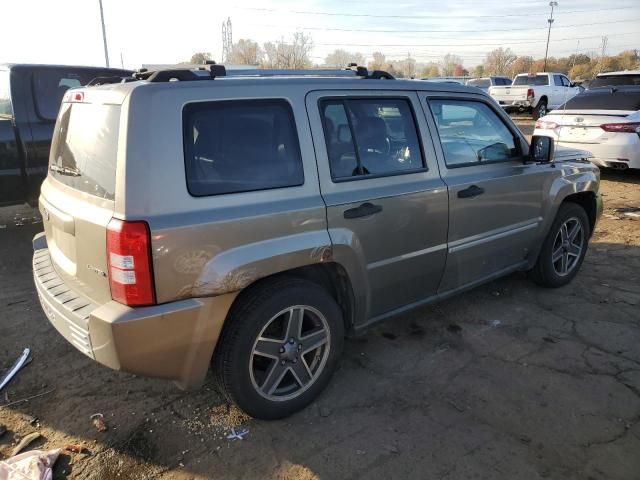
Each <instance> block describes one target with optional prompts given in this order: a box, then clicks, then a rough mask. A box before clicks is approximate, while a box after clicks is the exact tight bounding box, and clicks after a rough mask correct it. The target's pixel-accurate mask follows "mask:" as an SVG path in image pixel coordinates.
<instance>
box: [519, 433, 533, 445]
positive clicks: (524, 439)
mask: <svg viewBox="0 0 640 480" xmlns="http://www.w3.org/2000/svg"><path fill="white" fill-rule="evenodd" d="M520 441H521V442H522V443H524V444H525V445H529V444H530V443H531V437H528V436H526V435H522V436H521V437H520Z"/></svg>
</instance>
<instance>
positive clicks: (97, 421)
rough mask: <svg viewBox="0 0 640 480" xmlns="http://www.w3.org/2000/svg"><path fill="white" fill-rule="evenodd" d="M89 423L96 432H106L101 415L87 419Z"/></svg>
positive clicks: (105, 425) (94, 415) (106, 428)
mask: <svg viewBox="0 0 640 480" xmlns="http://www.w3.org/2000/svg"><path fill="white" fill-rule="evenodd" d="M89 420H91V423H93V426H94V427H95V429H96V430H97V431H98V432H106V431H107V430H108V427H107V423H106V422H105V421H104V415H103V414H101V413H94V414H93V415H91V416H90V417H89Z"/></svg>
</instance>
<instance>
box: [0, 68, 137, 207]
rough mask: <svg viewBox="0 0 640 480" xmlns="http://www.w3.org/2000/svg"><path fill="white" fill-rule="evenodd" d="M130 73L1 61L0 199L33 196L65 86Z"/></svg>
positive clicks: (32, 200) (0, 201)
mask: <svg viewBox="0 0 640 480" xmlns="http://www.w3.org/2000/svg"><path fill="white" fill-rule="evenodd" d="M131 73H132V72H131V71H129V70H120V69H113V68H100V67H72V66H63V65H27V64H0V205H12V204H17V203H24V202H29V203H31V204H35V203H36V202H37V199H38V195H39V192H40V184H41V183H42V180H43V179H44V177H45V176H46V175H47V165H48V162H49V147H50V146H51V138H52V136H53V127H54V125H55V121H56V116H57V115H58V109H59V108H60V103H61V102H62V97H63V96H64V94H65V92H66V91H67V90H68V89H69V88H73V87H79V86H82V85H86V84H87V83H89V82H90V81H91V80H93V79H94V78H96V77H114V76H121V77H123V76H130V75H131Z"/></svg>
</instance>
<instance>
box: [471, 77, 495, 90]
mask: <svg viewBox="0 0 640 480" xmlns="http://www.w3.org/2000/svg"><path fill="white" fill-rule="evenodd" d="M467 85H470V86H472V87H479V88H487V87H490V86H491V80H489V79H488V78H478V79H477V80H469V81H468V82H467Z"/></svg>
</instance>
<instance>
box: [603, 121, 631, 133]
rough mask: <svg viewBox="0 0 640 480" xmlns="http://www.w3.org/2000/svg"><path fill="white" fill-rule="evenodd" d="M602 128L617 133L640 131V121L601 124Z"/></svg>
mask: <svg viewBox="0 0 640 480" xmlns="http://www.w3.org/2000/svg"><path fill="white" fill-rule="evenodd" d="M600 128H601V129H603V130H604V131H605V132H615V133H640V131H639V130H638V129H640V122H629V123H605V124H603V125H600Z"/></svg>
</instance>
